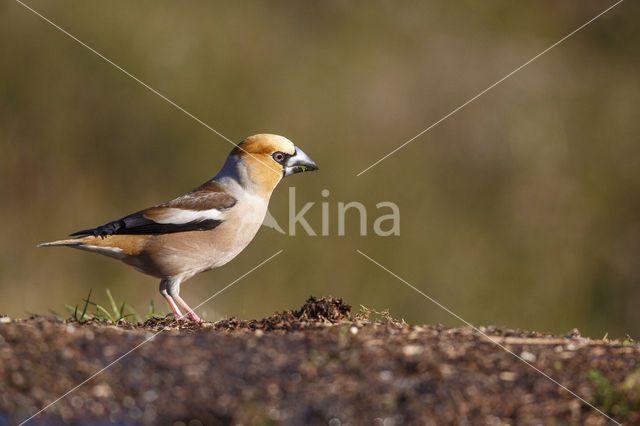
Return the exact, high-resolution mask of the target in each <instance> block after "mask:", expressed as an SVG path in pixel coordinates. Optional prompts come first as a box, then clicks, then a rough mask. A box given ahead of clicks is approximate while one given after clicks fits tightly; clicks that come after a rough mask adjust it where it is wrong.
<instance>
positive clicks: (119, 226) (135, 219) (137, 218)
mask: <svg viewBox="0 0 640 426" xmlns="http://www.w3.org/2000/svg"><path fill="white" fill-rule="evenodd" d="M221 223H222V221H221V220H216V219H206V220H201V221H193V222H187V223H182V224H175V223H157V222H154V221H153V220H150V219H147V218H146V217H144V216H143V215H142V212H138V213H134V214H132V215H129V216H126V217H123V218H122V219H118V220H114V221H113V222H109V223H107V224H105V225H102V226H98V227H97V228H92V229H84V230H82V231H78V232H74V233H73V234H70V235H71V236H72V237H74V236H84V235H93V236H94V237H103V238H104V237H106V236H107V235H116V234H118V235H124V234H130V235H158V234H172V233H175V232H187V231H208V230H210V229H213V228H215V227H216V226H218V225H220V224H221Z"/></svg>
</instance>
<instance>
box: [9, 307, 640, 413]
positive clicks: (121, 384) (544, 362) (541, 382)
mask: <svg viewBox="0 0 640 426" xmlns="http://www.w3.org/2000/svg"><path fill="white" fill-rule="evenodd" d="M350 311H351V308H350V306H348V305H347V304H345V303H344V302H343V301H342V300H340V299H333V298H319V299H316V298H311V299H309V300H308V301H307V303H306V304H305V305H304V306H303V307H302V308H301V309H300V310H298V311H285V312H282V313H277V314H274V315H273V316H270V317H267V318H264V319H262V320H259V321H240V320H237V319H229V320H224V321H219V322H216V323H203V324H182V323H177V322H175V321H173V320H172V319H171V318H170V317H167V318H165V319H152V320H149V321H147V322H146V323H144V324H131V323H126V322H122V323H118V324H114V323H112V322H108V321H96V320H92V321H88V322H83V323H79V322H74V321H66V322H61V321H59V320H57V319H55V318H50V317H32V318H30V319H27V320H10V319H9V318H6V317H5V318H0V386H1V388H0V389H1V392H0V425H4V424H17V423H19V422H21V421H22V420H24V419H26V418H28V417H29V416H31V415H32V414H34V413H36V412H37V411H38V410H39V409H41V408H43V407H44V406H46V405H47V404H49V403H51V402H53V401H54V400H56V399H57V398H58V397H59V396H61V395H63V394H65V393H66V392H67V391H69V390H70V389H72V388H73V387H74V386H76V385H78V384H80V383H82V382H83V381H84V380H86V379H87V378H88V377H90V376H91V375H93V374H94V373H95V372H97V371H99V370H100V369H102V368H104V367H105V366H107V365H109V363H112V362H114V361H117V362H115V363H114V364H113V365H112V366H111V367H109V368H108V369H106V370H105V371H103V372H102V373H100V374H98V375H97V376H96V377H95V378H93V379H91V380H89V381H88V382H87V383H85V384H83V385H82V386H80V387H78V388H77V389H76V390H74V391H73V392H71V393H69V394H68V395H67V396H66V397H64V398H63V399H61V400H60V401H58V402H57V403H55V404H53V405H52V406H50V407H49V408H48V409H47V410H46V411H44V412H43V413H41V414H39V415H38V416H37V417H35V418H33V419H32V420H31V421H30V422H29V424H34V425H37V424H46V425H49V424H83V425H84V424H89V425H105V424H120V425H135V424H168V425H193V426H195V425H200V424H204V425H215V424H242V425H254V424H258V425H260V424H286V425H315V424H329V425H332V426H338V425H345V424H350V425H357V424H380V425H385V426H387V425H393V424H416V425H417V424H495V425H499V424H525V425H526V424H594V425H596V424H613V422H611V421H610V420H608V419H607V418H606V417H604V416H603V415H602V414H600V413H598V412H597V411H595V410H594V409H592V408H590V407H589V406H588V405H587V404H585V403H583V402H581V401H580V400H579V399H577V398H576V397H574V396H572V395H571V394H569V393H568V392H567V391H565V390H563V389H562V388H560V387H559V386H558V385H556V384H554V383H552V382H551V381H550V380H549V379H548V378H545V377H544V376H543V375H542V374H540V373H539V372H536V371H535V370H534V369H532V368H531V367H530V366H528V365H526V364H525V363H524V362H523V361H522V360H519V359H518V358H516V357H514V356H513V355H511V354H510V353H508V352H507V351H505V350H504V349H501V348H500V347H498V346H497V345H496V344H495V343H492V342H491V341H489V340H488V339H487V338H486V337H483V336H482V335H480V334H478V333H477V332H475V331H474V330H472V329H471V328H445V327H443V326H432V325H421V326H416V325H408V324H405V323H400V322H398V321H395V320H393V319H391V318H385V317H384V316H383V317H380V316H378V317H377V319H375V320H374V319H373V318H368V316H367V315H366V314H365V315H360V316H351V314H350ZM481 330H482V331H483V332H485V333H486V334H487V335H490V336H492V337H491V338H492V339H493V340H495V341H497V342H499V343H500V344H502V345H504V346H505V347H506V348H508V349H509V350H510V351H512V352H513V353H515V354H517V355H519V356H521V357H522V358H523V359H525V360H527V361H529V362H530V363H531V364H533V365H534V366H535V367H536V368H538V369H540V370H541V371H543V372H544V373H545V374H548V375H549V376H550V377H552V378H553V379H555V380H557V381H558V382H560V383H562V384H563V385H565V386H566V387H567V388H569V389H571V390H573V391H574V392H575V393H577V394H578V395H580V396H582V397H583V398H584V399H585V400H587V401H589V402H590V403H593V404H596V405H598V406H599V407H601V408H602V409H603V410H605V411H606V412H607V414H608V415H611V416H612V417H614V418H615V419H616V421H618V422H621V423H624V424H640V412H639V411H638V409H640V406H639V405H640V404H639V401H640V391H639V390H640V377H639V376H640V370H638V367H640V345H638V344H636V343H634V342H620V341H610V340H591V339H588V338H583V337H581V336H580V335H579V333H577V332H576V333H573V335H571V336H567V337H556V336H551V335H548V334H541V333H536V332H531V333H523V332H518V331H513V330H505V329H500V328H496V327H482V328H481ZM145 342H146V343H145ZM132 349H135V350H133V351H132V352H130V353H129V354H128V355H126V356H124V357H123V355H124V354H126V353H127V352H128V351H131V350H132ZM118 359H119V361H118Z"/></svg>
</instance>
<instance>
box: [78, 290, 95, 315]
mask: <svg viewBox="0 0 640 426" xmlns="http://www.w3.org/2000/svg"><path fill="white" fill-rule="evenodd" d="M91 290H92V289H89V295H88V296H87V299H86V302H85V304H84V309H82V316H81V317H80V321H81V322H82V321H83V320H84V315H85V314H86V313H87V307H89V300H91Z"/></svg>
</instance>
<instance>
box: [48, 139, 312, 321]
mask: <svg viewBox="0 0 640 426" xmlns="http://www.w3.org/2000/svg"><path fill="white" fill-rule="evenodd" d="M317 169H318V166H316V163H314V162H313V161H312V160H311V159H310V158H309V157H308V156H307V155H306V154H305V153H304V152H302V150H301V149H300V148H297V147H296V146H294V145H293V143H292V142H291V141H290V140H289V139H287V138H285V137H282V136H277V135H270V134H260V135H255V136H250V137H248V138H247V139H245V140H243V141H242V142H240V143H239V144H238V145H237V146H236V147H235V148H234V149H233V151H231V154H229V156H228V157H227V160H226V162H225V163H224V166H222V169H221V170H220V172H218V174H217V175H216V176H215V177H214V178H213V179H211V180H210V181H208V182H205V183H204V184H202V185H200V186H199V187H198V188H196V189H194V190H193V191H191V192H188V193H186V194H184V195H182V196H180V197H178V198H175V199H173V200H171V201H167V202H166V203H163V204H159V205H157V206H154V207H150V208H147V209H144V210H140V211H139V212H136V213H133V214H130V215H129V216H125V217H123V218H122V219H118V220H115V221H113V222H109V223H107V224H106V225H102V226H98V227H97V228H93V229H86V230H84V231H78V232H75V233H73V234H71V236H75V237H76V238H73V239H67V240H60V241H54V242H50V243H44V244H40V245H39V246H38V247H43V246H68V247H73V248H77V249H81V250H87V251H91V252H95V253H100V254H104V255H106V256H109V257H113V258H115V259H119V260H122V261H123V262H124V263H126V264H129V265H131V266H133V267H134V268H135V269H137V270H139V271H141V272H143V273H145V274H148V275H151V276H154V277H157V278H160V279H161V281H160V294H162V296H163V297H164V298H165V299H166V300H167V302H169V305H170V306H171V309H172V310H173V312H174V314H175V317H176V319H179V320H186V319H187V318H186V317H188V319H190V320H192V321H197V322H200V321H201V320H200V318H199V317H198V315H196V313H195V312H194V311H193V309H191V308H190V307H189V305H187V303H186V302H185V301H184V300H182V298H181V297H180V284H181V283H182V282H183V281H185V280H187V279H189V278H191V277H192V276H194V275H196V274H198V273H200V272H203V271H207V270H209V269H215V268H218V267H220V266H222V265H224V264H225V263H227V262H229V261H230V260H231V259H233V258H234V257H236V256H237V255H238V254H239V253H240V252H241V251H242V250H243V249H244V248H245V247H246V246H247V245H248V244H249V242H251V240H252V239H253V237H254V236H255V235H256V233H257V232H258V229H259V228H260V225H261V224H262V221H263V220H264V217H265V214H266V212H267V206H268V204H269V198H270V197H271V193H272V192H273V190H274V188H275V187H276V185H277V184H278V182H280V179H282V178H283V177H285V176H289V175H292V174H294V173H298V172H304V171H307V170H317ZM178 305H180V306H182V308H184V310H185V311H186V317H185V316H183V315H182V313H181V312H180V308H179V307H178Z"/></svg>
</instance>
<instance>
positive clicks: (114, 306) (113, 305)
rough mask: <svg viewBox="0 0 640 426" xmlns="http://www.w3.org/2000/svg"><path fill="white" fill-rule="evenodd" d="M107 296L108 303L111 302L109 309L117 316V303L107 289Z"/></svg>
mask: <svg viewBox="0 0 640 426" xmlns="http://www.w3.org/2000/svg"><path fill="white" fill-rule="evenodd" d="M107 298H108V299H109V303H110V304H111V309H112V310H113V314H114V316H115V317H117V316H118V305H116V301H115V299H114V298H113V296H112V295H111V291H110V290H109V289H107Z"/></svg>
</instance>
